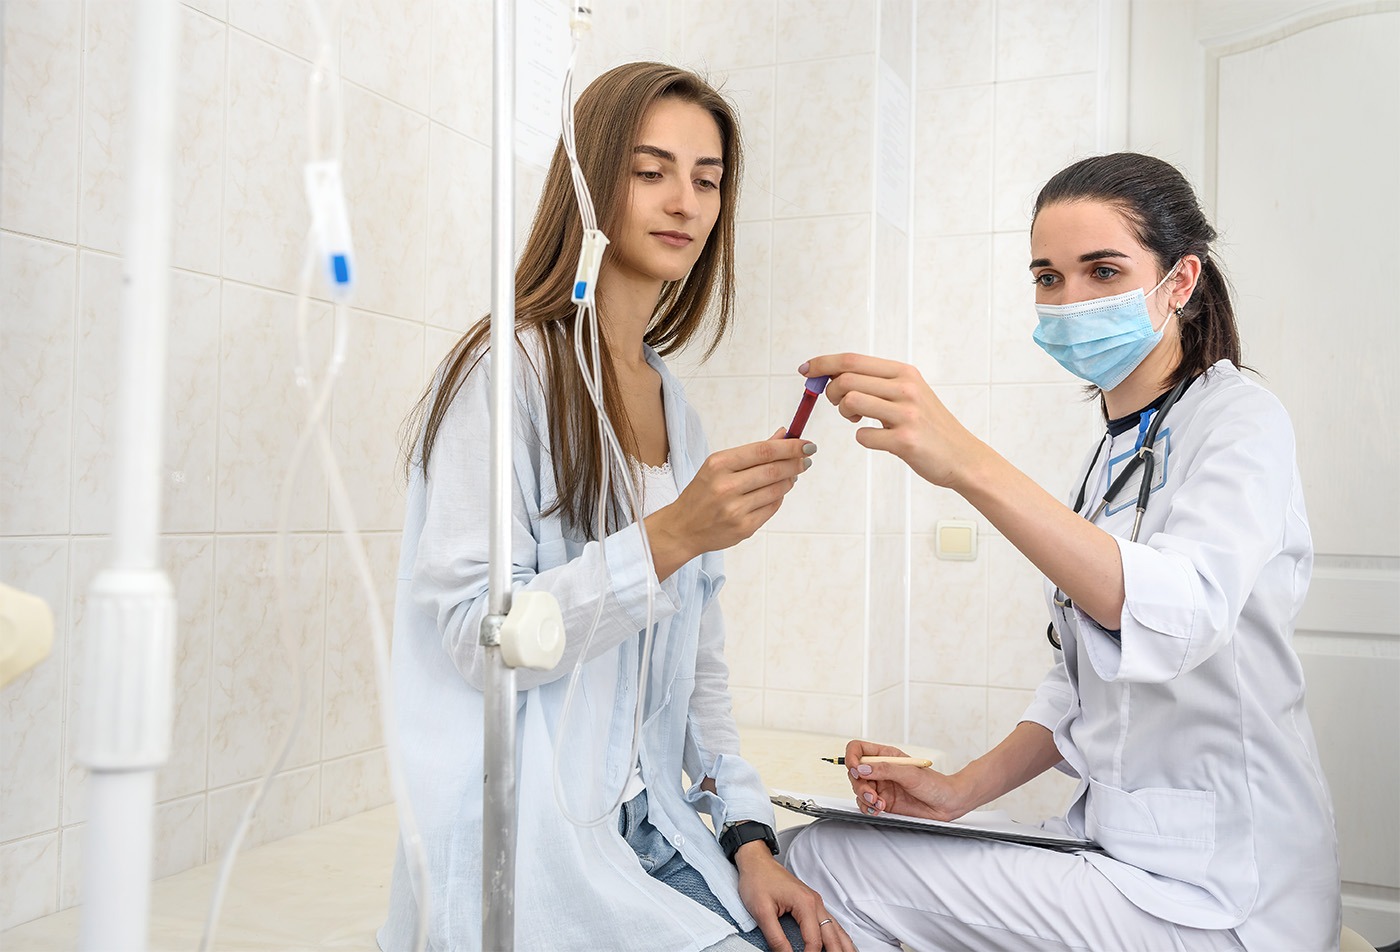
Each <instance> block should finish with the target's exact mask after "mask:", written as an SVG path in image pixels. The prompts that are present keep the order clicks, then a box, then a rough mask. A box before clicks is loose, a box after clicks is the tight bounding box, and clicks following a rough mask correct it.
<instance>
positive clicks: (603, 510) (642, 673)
mask: <svg viewBox="0 0 1400 952" xmlns="http://www.w3.org/2000/svg"><path fill="white" fill-rule="evenodd" d="M578 48H579V31H578V30H577V29H575V30H574V31H573V39H572V45H571V49H570V53H569V65H568V68H567V70H566V71H565V73H564V87H563V98H562V114H561V120H562V127H563V129H562V132H563V142H564V151H565V153H566V154H567V156H568V159H569V169H570V172H571V175H572V178H573V183H574V195H575V198H576V199H577V201H578V206H579V217H580V219H581V222H582V224H583V227H584V229H585V233H587V232H588V231H596V230H597V228H598V219H597V215H596V213H595V211H594V208H593V196H592V193H591V192H590V191H589V188H588V182H587V180H586V179H585V178H584V175H583V169H582V168H581V167H580V165H579V161H578V153H577V149H576V146H575V143H574V118H573V77H574V64H575V62H576V60H577V58H578ZM585 331H587V332H588V335H587V336H588V354H587V355H586V356H585V353H584V341H583V338H584V333H585ZM601 333H602V330H601V328H600V326H599V323H598V315H597V307H596V303H595V300H594V298H593V289H592V288H590V289H589V293H588V297H587V300H585V301H583V302H581V303H579V305H578V308H577V310H576V311H575V315H574V358H575V360H577V362H578V366H579V371H580V373H581V374H582V375H583V381H584V388H585V389H586V390H587V391H588V396H589V399H590V400H591V401H592V403H593V406H594V409H595V410H596V411H597V414H598V435H599V438H600V450H601V452H602V459H601V461H600V463H601V479H600V481H599V491H598V521H597V525H596V533H597V537H598V547H599V571H598V575H599V581H598V586H597V591H599V592H604V593H605V592H607V590H608V587H609V586H608V580H607V578H606V573H607V513H608V510H609V508H610V507H609V495H610V494H609V489H610V487H611V482H612V478H611V477H612V467H613V465H614V464H615V465H616V466H617V468H618V471H619V475H620V481H621V483H622V486H623V488H624V489H625V491H626V498H627V503H628V505H629V507H630V509H631V511H632V516H633V519H634V521H635V522H636V524H637V529H638V532H639V533H640V534H641V541H642V552H643V553H644V555H645V557H646V562H647V573H646V577H647V597H646V605H647V610H646V627H645V628H643V629H642V630H641V638H642V645H641V659H640V662H639V666H638V672H637V702H636V707H635V710H634V713H633V719H632V744H631V749H630V753H629V754H628V758H627V762H626V763H627V770H628V772H629V773H630V771H631V769H632V767H633V765H635V764H636V763H637V756H638V751H639V748H640V746H641V736H642V723H643V720H644V716H645V712H646V698H647V686H648V684H649V683H650V672H651V655H652V647H653V645H654V643H655V637H654V635H655V632H654V631H653V630H652V629H653V620H654V618H655V591H654V584H653V581H652V580H653V579H654V578H655V577H656V566H655V564H654V562H653V560H652V552H651V542H650V539H649V538H648V536H647V529H646V521H645V519H644V518H643V510H642V505H641V499H640V497H639V495H638V493H637V487H636V484H635V481H634V480H633V479H632V467H631V465H630V463H629V461H628V459H627V456H626V454H625V453H624V452H623V450H622V446H621V444H620V443H619V441H618V439H617V434H616V432H615V431H614V430H613V428H612V424H611V422H610V421H609V420H608V415H607V409H606V401H605V399H604V395H603V370H602V357H601V352H600V349H599V335H600V334H601ZM606 597H607V596H606V595H602V596H600V597H599V600H598V606H597V608H596V609H595V610H594V613H593V620H592V623H591V624H590V625H589V628H588V634H587V635H585V636H584V640H583V647H582V649H581V650H580V652H579V656H578V661H577V662H576V663H575V664H574V669H573V671H572V672H571V673H570V675H569V686H568V689H567V690H566V691H565V693H564V705H563V708H562V710H561V712H560V715H559V730H558V735H557V737H556V742H555V746H554V770H553V779H554V800H555V803H556V805H557V806H558V807H559V810H560V812H561V813H562V814H563V815H564V817H565V818H566V819H568V820H569V822H571V823H573V824H574V825H575V826H582V827H596V826H600V825H602V823H604V822H605V821H606V820H607V819H608V817H610V816H611V815H612V814H613V812H614V811H615V810H617V808H618V807H619V806H620V805H621V804H622V797H623V794H624V793H626V790H627V777H626V775H624V777H623V780H622V786H621V787H620V788H619V789H618V791H617V795H616V796H615V797H614V798H612V800H611V804H610V805H609V806H607V807H606V808H605V809H604V811H603V812H602V813H601V814H599V815H598V816H594V817H588V818H586V819H580V818H579V817H577V816H575V815H574V813H573V811H572V810H571V809H570V808H569V806H568V804H567V803H566V802H565V801H566V799H567V798H566V797H565V795H564V788H563V782H562V778H563V776H564V773H565V768H564V763H563V751H564V748H565V747H567V746H570V745H569V744H568V743H567V738H566V733H567V726H568V723H569V718H570V715H571V714H572V713H573V710H574V705H575V697H576V695H577V692H578V685H579V681H580V679H581V677H582V674H583V666H584V664H585V663H586V662H587V661H588V660H589V659H588V651H589V648H590V647H591V646H592V644H593V637H594V635H596V634H597V631H598V625H599V622H600V620H601V618H602V614H603V604H604V602H605V601H606ZM603 800H604V801H605V802H607V800H608V798H607V797H606V796H605V797H603Z"/></svg>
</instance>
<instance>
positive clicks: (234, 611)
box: [209, 536, 326, 837]
mask: <svg viewBox="0 0 1400 952" xmlns="http://www.w3.org/2000/svg"><path fill="white" fill-rule="evenodd" d="M275 550H276V538H275V537H274V536H235V537H226V536H221V537H220V538H219V539H218V540H217V542H216V543H215V551H214V642H213V644H214V648H213V681H212V693H211V696H210V711H209V722H210V737H209V783H210V785H211V786H221V785H224V784H229V783H237V782H240V781H244V780H250V779H253V778H256V777H258V776H261V775H262V773H263V772H264V771H265V770H266V768H267V765H268V764H269V763H270V762H271V758H272V756H273V753H274V752H275V751H276V750H277V749H278V748H279V745H280V744H281V743H282V741H283V738H284V736H285V734H286V731H287V729H288V726H289V725H290V723H291V721H292V718H293V717H294V715H295V713H296V699H297V683H298V677H299V676H300V675H302V674H303V673H304V674H305V678H306V716H305V719H304V720H303V722H302V724H301V729H300V731H299V732H298V735H297V739H296V742H295V743H294V745H293V747H292V751H291V754H290V755H289V756H288V758H287V766H288V767H299V766H302V765H304V764H307V763H310V762H312V761H314V760H316V759H317V758H318V752H319V751H320V747H321V709H322V707H321V700H322V668H323V666H324V661H325V633H326V613H325V592H326V589H325V585H326V575H325V573H326V540H325V539H324V538H321V537H310V536H293V537H292V538H291V539H290V540H289V544H288V550H287V563H286V564H287V574H288V586H287V587H288V616H289V618H290V623H289V625H288V629H287V630H286V631H285V632H282V631H281V617H280V612H279V608H278V596H277V588H278V586H277V568H276V561H275ZM283 634H285V636H286V640H288V641H290V642H291V645H292V646H293V649H294V650H295V652H296V657H295V659H293V658H289V657H288V653H287V650H286V649H285V648H284V647H283V642H284V638H283ZM315 804H316V797H315V795H314V794H313V795H312V811H311V812H312V816H313V817H314V816H315V812H316V808H315ZM218 812H219V811H217V810H216V809H215V808H214V805H213V802H212V797H211V804H210V813H211V818H212V817H213V816H214V815H215V814H217V813H218ZM308 825H310V824H308ZM210 829H211V837H212V832H213V829H214V827H213V825H212V820H211V827H210Z"/></svg>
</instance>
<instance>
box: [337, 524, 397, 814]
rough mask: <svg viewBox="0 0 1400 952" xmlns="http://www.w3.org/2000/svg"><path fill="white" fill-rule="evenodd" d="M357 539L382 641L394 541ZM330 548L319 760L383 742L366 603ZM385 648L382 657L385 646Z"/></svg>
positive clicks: (390, 536)
mask: <svg viewBox="0 0 1400 952" xmlns="http://www.w3.org/2000/svg"><path fill="white" fill-rule="evenodd" d="M362 538H363V542H364V547H365V557H366V560H367V561H368V563H369V568H370V572H371V573H372V576H373V579H374V584H375V594H376V595H377V596H378V598H379V617H380V621H381V622H382V624H383V626H384V634H385V639H386V642H387V640H388V639H389V637H390V632H391V631H392V628H391V625H392V624H393V613H394V591H395V588H396V586H397V582H396V576H397V574H398V573H397V568H398V559H399V536H398V533H383V534H380V533H373V534H367V535H365V536H363V537H362ZM329 545H330V558H329V562H328V567H327V573H326V593H327V599H326V602H327V608H326V700H325V705H324V714H323V717H324V725H323V728H322V730H323V740H322V743H321V756H322V757H323V758H330V757H341V756H343V755H345V754H351V753H358V752H360V751H365V750H369V749H370V748H371V747H376V746H378V745H380V744H382V743H383V736H382V734H381V731H380V729H379V686H378V681H377V680H376V678H375V670H374V641H373V634H372V631H371V628H370V614H369V612H370V606H369V602H368V600H367V599H366V598H365V595H364V591H363V589H362V587H361V585H362V583H361V581H360V576H359V574H358V573H357V572H356V571H355V566H354V563H353V562H352V561H351V558H350V553H349V551H348V550H347V548H346V545H345V542H344V540H342V539H331V540H329ZM385 648H386V655H387V648H388V645H387V644H386V646H385ZM342 815H348V814H342ZM323 822H324V821H323Z"/></svg>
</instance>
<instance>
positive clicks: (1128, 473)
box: [1045, 377, 1196, 651]
mask: <svg viewBox="0 0 1400 952" xmlns="http://www.w3.org/2000/svg"><path fill="white" fill-rule="evenodd" d="M1195 379H1196V378H1195V377H1184V378H1183V379H1182V380H1181V381H1180V382H1179V383H1178V384H1177V385H1176V386H1175V387H1173V388H1172V389H1171V392H1170V393H1168V394H1167V398H1166V399H1165V400H1163V401H1162V405H1161V406H1160V407H1158V408H1157V412H1156V413H1154V414H1153V415H1152V423H1151V424H1150V425H1149V426H1148V428H1147V433H1146V434H1145V435H1144V436H1143V438H1142V445H1141V446H1139V447H1138V449H1137V452H1136V453H1134V454H1133V457H1132V459H1130V460H1128V465H1127V466H1124V467H1123V472H1121V473H1119V474H1118V478H1116V479H1115V480H1114V481H1113V482H1112V483H1111V484H1110V485H1109V487H1108V492H1106V493H1104V494H1103V499H1102V501H1100V502H1099V506H1098V508H1097V509H1095V510H1094V512H1093V514H1092V515H1090V516H1088V517H1087V518H1088V520H1089V521H1090V522H1096V521H1097V520H1098V518H1099V516H1101V515H1102V514H1103V511H1104V510H1105V509H1107V508H1108V506H1109V504H1110V503H1111V502H1112V501H1113V500H1114V499H1115V498H1116V497H1117V496H1118V494H1119V493H1120V492H1122V491H1123V487H1124V486H1126V485H1128V480H1130V479H1132V478H1133V474H1134V473H1136V472H1137V471H1138V470H1139V469H1141V470H1142V481H1141V482H1140V483H1139V484H1138V498H1137V514H1136V515H1135V516H1134V517H1133V531H1132V532H1131V533H1130V534H1129V535H1128V541H1129V542H1136V541H1137V538H1138V530H1140V529H1141V528H1142V514H1143V513H1144V512H1146V511H1147V500H1148V499H1149V498H1150V497H1151V496H1152V474H1153V470H1154V468H1155V466H1156V460H1157V451H1156V443H1157V431H1158V430H1160V429H1161V428H1162V421H1163V420H1165V419H1166V417H1167V411H1168V410H1170V409H1171V408H1172V406H1173V404H1175V403H1176V401H1177V400H1179V399H1180V398H1181V395H1182V394H1183V393H1185V392H1186V388H1187V387H1189V386H1191V382H1192V381H1193V380H1195ZM1105 445H1109V446H1111V445H1113V441H1112V440H1111V439H1108V440H1102V441H1100V443H1099V448H1098V449H1096V450H1095V451H1094V458H1093V459H1092V460H1090V461H1089V469H1088V472H1086V473H1085V474H1084V482H1082V483H1080V484H1079V496H1078V497H1077V498H1076V499H1075V500H1074V511H1075V512H1076V513H1078V512H1079V510H1080V509H1081V508H1082V507H1083V506H1084V497H1085V496H1086V495H1088V493H1089V477H1090V476H1091V475H1092V474H1093V472H1094V467H1095V466H1096V465H1097V464H1098V461H1099V456H1101V455H1102V454H1103V448H1104V446H1105ZM1055 605H1056V607H1058V608H1071V607H1073V605H1074V602H1073V601H1072V600H1071V599H1070V597H1069V596H1068V595H1066V594H1065V593H1064V592H1062V591H1060V587H1059V586H1058V585H1057V586H1055ZM1045 637H1046V638H1047V639H1049V641H1050V644H1051V645H1052V646H1054V648H1055V650H1056V651H1059V650H1060V649H1061V644H1060V638H1059V636H1058V635H1056V634H1055V623H1054V622H1053V621H1052V622H1051V623H1050V624H1049V625H1047V626H1046V628H1045Z"/></svg>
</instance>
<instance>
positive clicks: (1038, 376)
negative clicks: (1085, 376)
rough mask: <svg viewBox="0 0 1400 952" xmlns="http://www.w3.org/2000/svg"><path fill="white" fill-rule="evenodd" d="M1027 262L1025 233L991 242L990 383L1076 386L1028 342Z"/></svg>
mask: <svg viewBox="0 0 1400 952" xmlns="http://www.w3.org/2000/svg"><path fill="white" fill-rule="evenodd" d="M1030 260H1031V250H1030V239H1029V237H1028V235H1027V233H1026V231H1025V230H1022V231H1020V232H1011V233H1006V234H1000V235H994V236H993V237H992V266H991V287H992V328H991V348H992V353H991V362H992V367H991V370H992V377H991V379H992V382H993V383H1059V384H1073V383H1077V382H1078V378H1076V377H1075V376H1074V375H1073V374H1071V373H1069V371H1067V370H1065V369H1064V368H1063V367H1061V366H1060V365H1059V364H1057V363H1055V361H1054V360H1053V359H1052V358H1051V357H1050V356H1049V355H1048V354H1046V353H1045V351H1043V350H1041V349H1040V347H1039V346H1038V345H1037V344H1036V342H1035V339H1034V338H1033V337H1032V336H1031V335H1032V334H1033V333H1034V331H1035V325H1036V315H1035V288H1034V286H1033V285H1032V284H1031V279H1030V274H1031V273H1030V269H1029V267H1027V266H1028V265H1029V264H1030Z"/></svg>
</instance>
